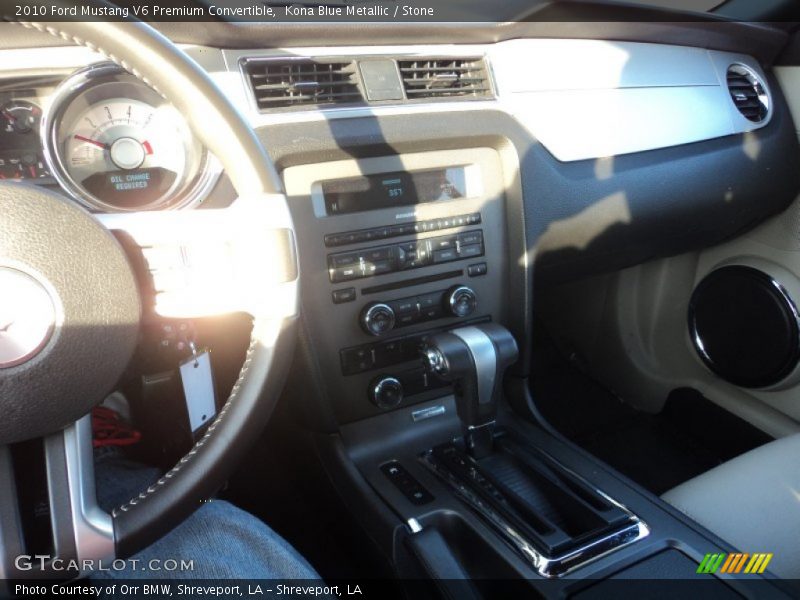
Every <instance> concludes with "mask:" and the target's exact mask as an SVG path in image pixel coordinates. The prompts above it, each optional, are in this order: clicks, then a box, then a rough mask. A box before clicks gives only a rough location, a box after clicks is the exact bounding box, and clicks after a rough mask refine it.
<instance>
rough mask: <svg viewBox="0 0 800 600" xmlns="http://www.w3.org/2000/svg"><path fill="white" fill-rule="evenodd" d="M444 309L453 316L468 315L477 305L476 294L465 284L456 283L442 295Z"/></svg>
mask: <svg viewBox="0 0 800 600" xmlns="http://www.w3.org/2000/svg"><path fill="white" fill-rule="evenodd" d="M444 303H445V309H446V310H448V311H450V314H452V315H453V316H454V317H468V316H470V315H471V314H472V313H474V312H475V308H476V307H477V306H478V296H477V295H475V292H473V291H472V289H470V288H468V287H467V286H465V285H457V286H455V287H452V288H450V289H449V290H447V293H446V294H445V295H444Z"/></svg>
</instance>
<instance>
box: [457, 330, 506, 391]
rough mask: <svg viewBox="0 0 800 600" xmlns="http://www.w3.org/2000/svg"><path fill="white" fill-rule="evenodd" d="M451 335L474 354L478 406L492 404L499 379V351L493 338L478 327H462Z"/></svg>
mask: <svg viewBox="0 0 800 600" xmlns="http://www.w3.org/2000/svg"><path fill="white" fill-rule="evenodd" d="M450 333H452V334H453V335H455V336H456V337H458V338H461V341H463V342H464V343H465V344H466V345H467V347H468V348H469V351H470V352H471V353H472V360H474V361H475V375H476V377H477V380H478V404H491V402H492V395H493V393H494V384H495V379H497V351H496V350H495V348H494V344H493V343H492V340H491V338H490V337H489V336H488V335H486V334H485V333H484V332H483V331H481V330H480V329H478V328H477V327H462V328H461V329H455V330H453V331H451V332H450Z"/></svg>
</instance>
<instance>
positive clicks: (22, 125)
mask: <svg viewBox="0 0 800 600" xmlns="http://www.w3.org/2000/svg"><path fill="white" fill-rule="evenodd" d="M41 117H42V109H41V108H39V107H38V106H36V105H35V104H34V103H33V102H28V101H27V100H11V101H10V102H6V103H5V104H4V105H3V106H2V107H0V128H1V129H0V131H3V132H5V133H12V134H13V133H17V134H25V133H30V132H31V131H36V130H38V127H39V121H40V119H41Z"/></svg>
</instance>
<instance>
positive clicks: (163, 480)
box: [17, 21, 258, 517]
mask: <svg viewBox="0 0 800 600" xmlns="http://www.w3.org/2000/svg"><path fill="white" fill-rule="evenodd" d="M17 23H18V24H19V25H22V26H23V27H27V28H29V29H30V28H33V29H36V30H37V31H41V32H43V33H48V34H50V35H52V36H54V37H58V38H61V39H64V40H66V41H69V42H72V43H74V44H76V45H78V46H84V47H86V48H89V49H90V50H93V51H95V52H99V53H100V54H102V55H103V56H105V57H106V58H108V59H109V60H111V61H112V62H114V63H116V64H118V65H119V66H121V67H122V68H123V69H125V70H126V71H128V72H129V73H132V74H133V75H135V76H136V77H137V78H139V79H140V80H141V81H143V82H144V83H146V84H147V85H149V86H150V87H151V88H153V89H154V90H155V91H156V92H157V93H158V94H160V95H161V96H162V97H164V95H163V94H162V93H161V91H159V90H158V89H157V88H156V87H155V86H153V84H152V83H150V81H149V80H148V79H147V78H146V77H144V76H143V75H142V74H141V73H139V72H138V71H137V70H136V69H133V68H131V67H130V66H129V65H128V64H127V63H126V62H125V61H124V60H121V59H119V58H117V57H116V56H114V55H113V54H111V53H110V52H107V51H105V50H104V49H103V48H101V47H98V46H95V45H94V44H91V43H90V42H88V41H86V40H83V39H81V38H78V37H75V36H72V35H69V34H67V33H65V32H63V31H61V30H59V29H57V28H55V27H52V26H45V25H42V24H41V23H33V22H27V21H17ZM257 342H258V341H257V339H256V336H255V335H251V337H250V345H249V346H248V348H247V353H246V355H245V360H244V363H243V364H242V369H241V371H239V377H238V378H237V379H236V383H235V384H234V385H233V388H232V389H231V393H230V395H229V396H228V400H227V401H226V402H225V405H224V406H223V407H222V410H221V411H220V413H219V416H218V417H217V418H216V420H215V421H214V422H213V423H212V424H211V425H210V426H209V428H208V429H207V430H206V432H205V434H204V435H203V437H202V438H201V439H200V440H198V441H197V442H196V443H195V445H194V446H193V447H192V449H191V450H190V451H189V452H188V453H186V455H184V456H183V458H181V459H180V461H178V464H176V465H175V466H174V467H172V468H171V469H170V470H169V471H167V473H165V474H164V475H163V476H162V477H160V478H159V479H158V481H156V482H155V483H154V484H152V485H151V486H149V487H148V488H147V489H146V490H144V491H143V492H141V493H139V495H138V496H136V497H134V498H131V499H130V500H128V501H127V502H126V503H124V504H122V505H121V506H119V507H118V508H115V509H114V510H112V511H111V516H112V517H117V516H118V515H119V514H120V513H123V512H128V511H129V510H131V509H132V508H134V507H136V506H137V505H139V504H140V503H141V502H142V501H144V500H146V499H147V498H148V497H149V496H151V495H152V494H154V493H155V492H157V491H158V490H159V489H161V488H162V487H163V486H164V485H166V484H167V483H169V481H170V479H172V478H173V477H174V476H175V475H177V474H178V472H179V471H180V470H181V469H182V468H183V467H184V466H185V465H186V464H187V463H188V462H189V461H190V460H191V459H192V458H193V457H194V455H195V454H197V452H198V451H199V450H200V448H202V447H203V446H204V445H205V444H206V442H208V440H209V439H210V438H211V436H212V435H213V433H214V432H215V431H216V430H217V428H218V427H219V425H220V424H221V423H222V421H223V420H224V419H225V416H226V415H227V414H228V412H229V410H230V408H231V406H232V405H233V402H234V401H235V400H236V397H237V396H238V393H239V390H240V389H241V386H242V383H243V381H244V378H245V375H246V374H247V371H248V370H249V368H250V364H251V362H252V360H253V352H254V351H255V348H256V345H257Z"/></svg>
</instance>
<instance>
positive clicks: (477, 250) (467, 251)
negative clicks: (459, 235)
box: [458, 244, 483, 258]
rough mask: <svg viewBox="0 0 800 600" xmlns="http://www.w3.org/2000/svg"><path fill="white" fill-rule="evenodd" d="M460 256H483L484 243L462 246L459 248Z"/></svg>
mask: <svg viewBox="0 0 800 600" xmlns="http://www.w3.org/2000/svg"><path fill="white" fill-rule="evenodd" d="M458 256H459V257H460V258H474V257H476V256H483V245H482V244H473V245H471V246H461V248H459V250H458Z"/></svg>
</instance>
